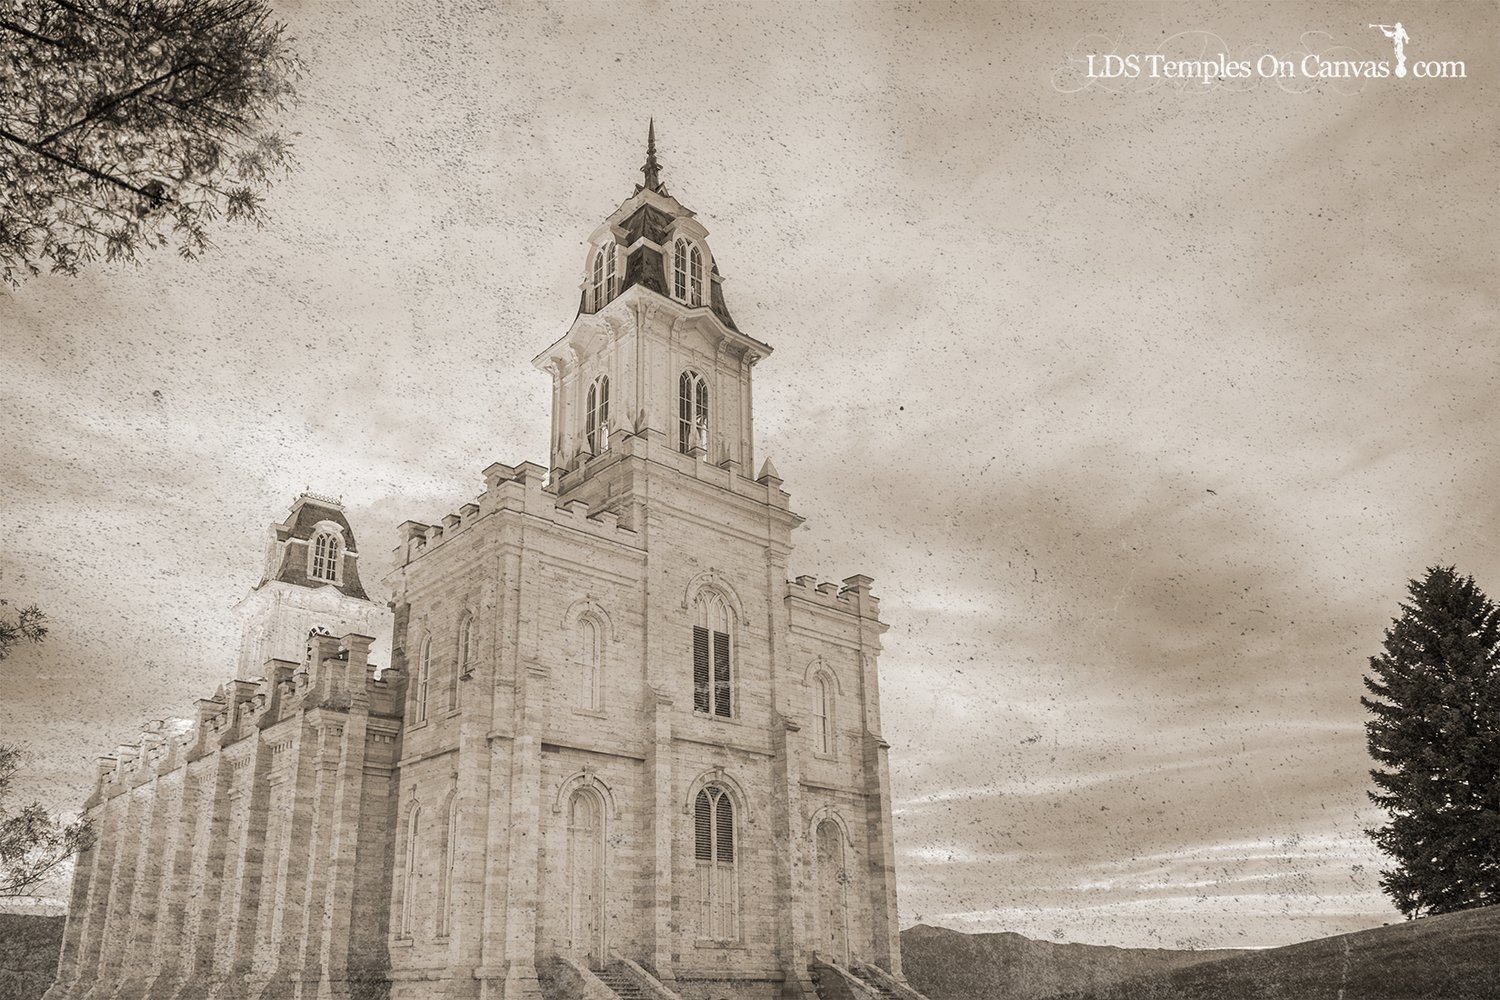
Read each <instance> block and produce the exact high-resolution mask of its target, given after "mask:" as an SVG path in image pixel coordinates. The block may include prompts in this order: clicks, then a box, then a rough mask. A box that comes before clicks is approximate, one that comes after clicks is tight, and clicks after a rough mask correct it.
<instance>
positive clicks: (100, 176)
mask: <svg viewBox="0 0 1500 1000" xmlns="http://www.w3.org/2000/svg"><path fill="white" fill-rule="evenodd" d="M0 139H4V140H6V141H7V142H10V143H14V144H15V145H17V146H20V147H21V148H22V149H28V150H30V151H31V152H33V153H36V154H37V155H38V156H41V157H44V158H46V159H48V160H51V161H52V162H54V163H56V164H58V165H59V166H64V167H67V168H68V169H69V170H76V171H78V172H79V173H81V174H87V175H88V176H90V177H92V178H94V179H95V180H100V181H103V182H105V183H106V184H113V185H114V186H115V187H119V188H123V189H125V190H126V191H131V192H133V193H135V194H138V195H140V196H141V197H142V198H145V199H146V200H147V201H149V202H151V204H152V207H155V206H157V205H160V204H161V203H162V202H163V201H170V200H171V199H169V198H167V197H166V195H165V193H164V192H163V191H160V190H155V191H153V190H148V189H147V188H141V187H137V186H136V185H134V184H131V183H130V182H129V181H125V180H121V179H120V178H118V177H115V176H114V175H113V174H107V173H105V172H104V171H102V170H95V169H94V168H93V167H90V166H88V165H87V164H84V163H78V162H76V161H74V160H70V159H67V158H66V157H62V156H58V155H57V154H56V153H53V152H52V151H51V150H47V149H43V148H42V147H40V146H38V145H37V144H36V143H33V142H30V141H28V140H26V139H23V138H21V137H20V136H18V135H16V134H15V133H14V132H11V131H9V130H7V129H3V128H0Z"/></svg>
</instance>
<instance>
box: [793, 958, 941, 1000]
mask: <svg viewBox="0 0 1500 1000" xmlns="http://www.w3.org/2000/svg"><path fill="white" fill-rule="evenodd" d="M807 971H808V974H809V975H810V976H811V977H812V981H813V986H814V987H815V988H816V989H817V991H818V1000H927V998H926V997H924V996H923V995H922V994H920V993H918V992H917V991H916V990H914V989H912V988H911V986H910V985H909V984H907V983H906V982H904V981H902V980H900V979H897V978H896V977H894V976H892V975H891V974H890V973H888V972H886V971H885V970H884V969H880V968H877V967H875V966H873V965H867V964H865V963H863V962H851V963H850V964H849V965H848V966H844V965H839V964H836V963H833V962H825V961H822V960H820V959H814V960H813V961H812V962H810V963H808V967H807Z"/></svg>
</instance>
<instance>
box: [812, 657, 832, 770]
mask: <svg viewBox="0 0 1500 1000" xmlns="http://www.w3.org/2000/svg"><path fill="white" fill-rule="evenodd" d="M814 695H815V697H816V698H817V700H818V701H817V704H816V705H815V706H814V709H815V710H816V712H817V715H816V719H817V728H816V729H815V730H814V739H815V740H816V741H817V747H818V753H833V684H832V683H831V682H830V681H829V680H828V676H827V675H826V674H819V675H818V678H817V684H816V685H815V691H814Z"/></svg>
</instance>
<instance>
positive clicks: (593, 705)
mask: <svg viewBox="0 0 1500 1000" xmlns="http://www.w3.org/2000/svg"><path fill="white" fill-rule="evenodd" d="M578 645H579V653H580V660H581V661H582V668H583V669H582V671H581V672H580V678H579V688H578V700H577V704H578V707H579V708H589V709H597V708H599V707H600V706H601V705H602V704H603V703H604V647H603V643H602V642H601V636H600V629H599V623H598V622H597V621H595V620H594V619H593V618H591V617H588V616H585V617H583V618H580V619H579V620H578Z"/></svg>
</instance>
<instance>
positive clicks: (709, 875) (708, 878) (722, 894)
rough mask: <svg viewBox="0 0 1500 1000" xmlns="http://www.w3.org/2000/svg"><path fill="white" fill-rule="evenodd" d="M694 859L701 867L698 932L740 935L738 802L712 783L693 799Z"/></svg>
mask: <svg viewBox="0 0 1500 1000" xmlns="http://www.w3.org/2000/svg"><path fill="white" fill-rule="evenodd" d="M693 859H694V862H695V864H696V865H697V868H698V936H699V937H700V938H709V939H711V940H715V941H733V940H735V939H736V938H738V937H739V909H740V907H739V878H738V874H737V872H736V870H735V863H734V803H732V802H731V801H730V800H729V796H728V794H727V793H725V791H724V789H722V788H719V787H718V786H717V785H709V786H708V787H707V788H705V789H703V790H702V791H701V792H699V793H698V798H697V800H696V801H695V802H694V803H693Z"/></svg>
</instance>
